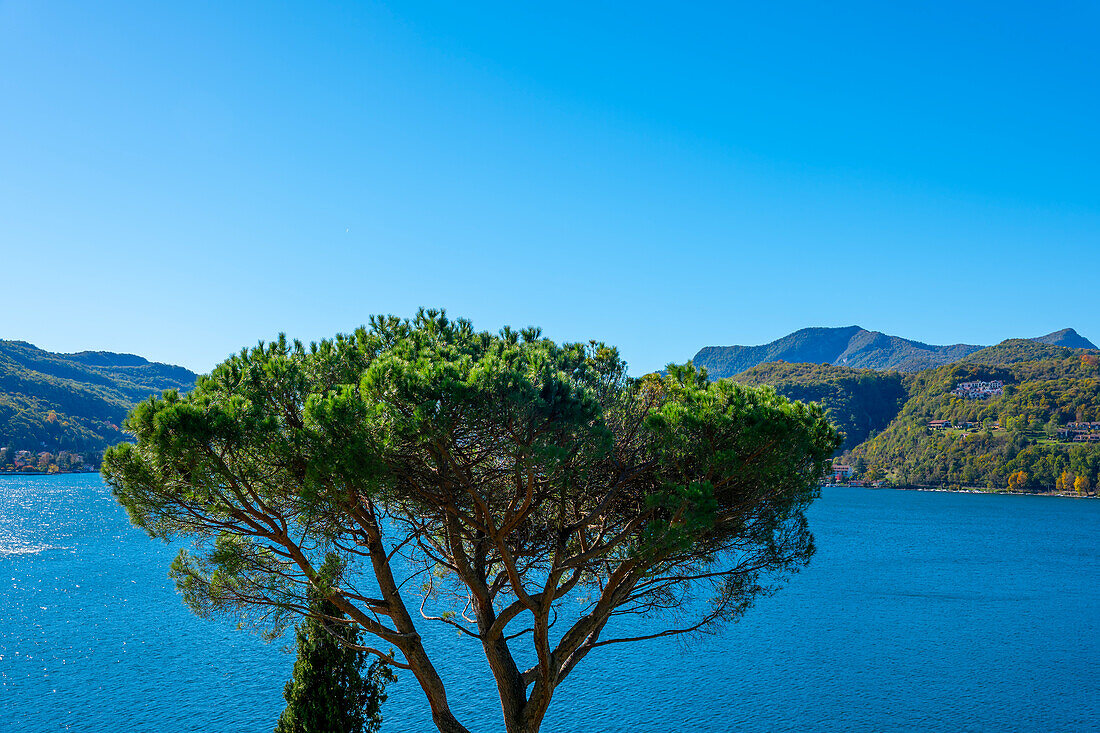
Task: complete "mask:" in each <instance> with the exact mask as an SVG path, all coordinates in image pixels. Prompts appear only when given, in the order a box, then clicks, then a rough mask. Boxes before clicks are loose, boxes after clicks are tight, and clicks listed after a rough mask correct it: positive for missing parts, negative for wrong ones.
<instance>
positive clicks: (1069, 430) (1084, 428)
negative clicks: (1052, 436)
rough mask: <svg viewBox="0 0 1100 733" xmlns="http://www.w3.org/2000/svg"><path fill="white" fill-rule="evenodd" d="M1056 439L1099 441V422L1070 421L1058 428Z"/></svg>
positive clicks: (1079, 441) (1084, 441)
mask: <svg viewBox="0 0 1100 733" xmlns="http://www.w3.org/2000/svg"><path fill="white" fill-rule="evenodd" d="M1058 440H1064V441H1066V442H1070V443H1100V422H1071V423H1069V424H1068V425H1066V426H1065V427H1064V428H1058Z"/></svg>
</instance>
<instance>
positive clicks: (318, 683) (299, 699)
mask: <svg viewBox="0 0 1100 733" xmlns="http://www.w3.org/2000/svg"><path fill="white" fill-rule="evenodd" d="M325 565H326V568H327V567H330V566H329V563H326V564H325ZM344 619H346V617H345V616H344V614H343V613H342V612H341V611H340V610H339V609H338V608H337V607H336V606H335V605H334V604H333V603H331V602H330V601H328V600H326V599H325V597H324V595H323V594H322V593H320V592H319V591H317V590H311V591H310V614H309V616H307V617H306V619H305V620H304V621H303V622H302V623H300V624H299V625H298V626H297V629H296V637H297V643H298V658H297V660H296V661H295V662H294V672H293V675H292V677H291V679H290V681H289V682H287V683H286V687H285V688H284V689H283V697H284V698H286V702H287V706H286V709H285V710H284V711H283V714H282V715H281V716H280V717H279V722H278V724H277V725H276V726H275V733H376V732H377V731H378V729H379V726H380V725H381V724H382V703H383V702H385V701H386V693H385V688H386V683H387V682H394V681H396V679H397V678H396V677H395V676H394V674H393V672H392V670H390V668H389V667H388V666H386V665H385V664H384V663H383V662H382V661H381V660H376V661H374V662H373V663H371V664H370V665H369V666H368V665H367V657H368V656H369V653H368V652H365V651H362V650H360V649H356V648H355V647H354V646H350V645H351V644H358V642H359V630H358V628H357V627H356V626H355V625H354V624H351V623H346V622H345V623H341V621H343V620H344ZM364 667H366V670H365V673H364Z"/></svg>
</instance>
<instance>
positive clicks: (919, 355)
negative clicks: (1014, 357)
mask: <svg viewBox="0 0 1100 733" xmlns="http://www.w3.org/2000/svg"><path fill="white" fill-rule="evenodd" d="M981 348H982V347H981V346H971V345H968V344H955V345H953V346H933V345H930V344H924V343H921V342H919V341H910V340H909V339H903V338H900V337H898V336H889V335H887V334H884V333H880V332H878V331H868V330H866V329H863V328H860V327H859V326H845V327H843V328H804V329H801V330H799V331H795V332H794V333H792V334H790V335H788V336H784V337H783V338H781V339H778V340H776V341H773V342H771V343H770V344H764V345H762V346H708V347H706V348H704V349H701V350H700V351H699V353H697V354H696V355H695V357H694V358H693V359H692V361H693V362H694V363H695V365H696V366H700V367H706V369H707V372H708V373H709V374H710V376H711V377H712V378H715V379H719V378H722V377H732V376H733V375H735V374H738V373H740V372H742V371H744V370H746V369H750V368H752V367H754V366H756V365H757V364H763V363H765V362H770V361H786V362H792V363H793V362H808V363H813V364H834V365H837V366H848V367H853V368H859V369H878V370H885V369H894V370H898V371H906V372H913V371H919V370H921V369H926V368H928V367H932V366H939V365H940V364H946V363H949V362H951V361H957V360H958V359H961V358H962V357H964V356H966V355H967V354H971V353H973V352H975V351H978V350H979V349H981Z"/></svg>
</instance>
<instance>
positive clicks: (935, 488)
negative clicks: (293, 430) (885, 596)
mask: <svg viewBox="0 0 1100 733" xmlns="http://www.w3.org/2000/svg"><path fill="white" fill-rule="evenodd" d="M834 487H836V488H846V489H865V490H867V491H882V490H884V489H885V490H890V491H930V492H936V493H941V494H990V495H998V496H1051V497H1060V498H1064V499H1100V495H1098V494H1078V493H1076V492H1073V493H1066V492H1064V491H1054V490H1053V489H1052V490H1048V491H1008V490H1007V489H982V488H978V487H962V488H958V489H949V488H947V487H943V486H851V485H849V484H822V488H834Z"/></svg>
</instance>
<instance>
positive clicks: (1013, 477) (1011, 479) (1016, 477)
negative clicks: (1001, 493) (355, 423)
mask: <svg viewBox="0 0 1100 733" xmlns="http://www.w3.org/2000/svg"><path fill="white" fill-rule="evenodd" d="M1026 484H1027V474H1026V473H1024V472H1023V471H1017V472H1016V473H1012V474H1009V476H1008V490H1009V491H1020V490H1022V489H1023V488H1024V486H1025V485H1026Z"/></svg>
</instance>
